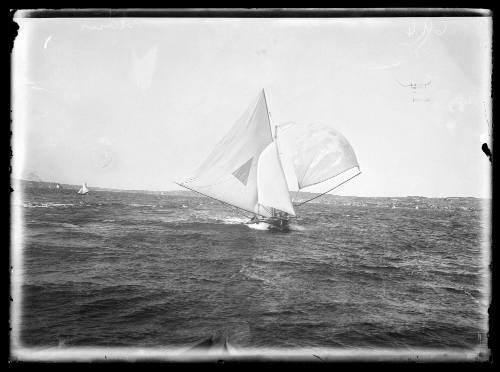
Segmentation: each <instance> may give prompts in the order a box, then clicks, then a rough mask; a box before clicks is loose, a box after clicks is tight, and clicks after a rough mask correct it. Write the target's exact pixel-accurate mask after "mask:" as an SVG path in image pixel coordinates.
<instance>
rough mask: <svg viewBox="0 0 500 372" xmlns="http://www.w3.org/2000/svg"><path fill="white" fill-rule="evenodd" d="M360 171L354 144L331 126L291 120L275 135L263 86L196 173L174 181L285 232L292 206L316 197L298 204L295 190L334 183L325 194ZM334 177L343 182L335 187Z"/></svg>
mask: <svg viewBox="0 0 500 372" xmlns="http://www.w3.org/2000/svg"><path fill="white" fill-rule="evenodd" d="M278 128H280V132H279V133H280V142H279V146H278ZM285 168H286V169H288V170H289V171H288V172H285ZM353 170H354V171H356V173H355V174H354V175H352V173H353V172H352V171H353ZM360 173H361V172H360V170H359V165H358V161H357V159H356V155H355V154H354V150H353V149H352V147H351V145H350V144H349V142H348V141H347V140H346V139H345V137H344V136H343V135H342V134H340V133H339V132H337V131H336V130H334V129H332V128H330V127H325V126H320V125H308V126H299V125H294V124H287V125H283V126H280V127H278V126H275V127H274V133H273V130H272V125H271V120H270V116H269V111H268V107H267V102H266V96H265V92H264V90H262V91H261V93H260V94H259V95H258V97H257V99H256V101H255V102H254V103H253V104H251V105H250V106H249V107H248V109H247V110H246V112H245V113H244V114H243V115H242V116H241V117H240V119H239V120H238V121H237V122H236V123H235V124H234V126H233V127H232V128H231V130H230V131H229V133H228V134H227V135H226V136H225V137H224V138H223V139H222V140H221V141H220V142H219V143H218V144H217V146H216V147H215V149H214V150H213V151H212V153H211V154H210V155H209V157H208V158H207V159H206V160H205V162H204V163H203V164H202V165H201V166H200V167H199V168H198V169H197V170H196V171H195V172H194V173H193V175H192V176H191V177H190V178H188V179H186V180H185V181H183V182H179V183H177V182H176V183H177V184H178V185H179V186H182V187H184V188H186V189H189V190H192V191H195V192H197V193H199V194H202V195H205V196H208V197H210V198H213V199H216V200H219V201H221V202H223V203H226V204H228V205H231V206H233V207H237V208H239V209H241V210H244V211H246V212H250V213H252V214H253V218H252V219H251V220H250V221H249V222H248V224H261V223H265V224H267V225H269V228H270V229H277V230H281V231H283V230H287V229H288V227H289V223H290V219H291V218H294V217H296V213H295V208H294V207H298V206H299V205H302V204H305V203H307V202H309V201H311V200H313V199H315V198H316V197H318V196H315V197H314V198H311V199H309V200H305V201H301V202H300V203H294V201H293V200H292V197H291V194H290V192H291V191H301V190H304V189H306V188H307V187H309V186H316V185H320V184H322V183H325V184H326V183H328V184H330V187H329V188H328V190H326V191H325V192H322V193H321V194H320V195H319V196H321V195H323V194H325V193H327V192H330V191H332V190H333V189H335V188H337V187H338V186H340V185H341V184H343V183H345V182H347V181H349V180H350V179H352V178H354V177H355V176H357V175H359V174H360ZM345 175H348V176H349V175H351V177H350V178H348V179H344V178H345V177H344V178H342V176H345ZM332 180H340V181H341V182H340V183H337V184H336V185H335V186H334V187H331V182H330V181H332Z"/></svg>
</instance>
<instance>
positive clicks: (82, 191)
mask: <svg viewBox="0 0 500 372" xmlns="http://www.w3.org/2000/svg"><path fill="white" fill-rule="evenodd" d="M88 192H89V189H88V188H87V182H84V183H83V185H82V187H81V188H80V190H78V194H81V195H85V194H86V193H88Z"/></svg>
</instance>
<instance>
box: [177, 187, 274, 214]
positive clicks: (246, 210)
mask: <svg viewBox="0 0 500 372" xmlns="http://www.w3.org/2000/svg"><path fill="white" fill-rule="evenodd" d="M174 183H175V184H176V185H179V186H181V187H184V188H185V189H188V190H191V191H194V192H195V193H198V194H200V195H203V196H206V197H207V198H210V199H213V200H217V201H218V202H219V203H222V204H226V205H229V206H231V207H233V208H237V209H241V210H243V211H245V212H248V213H252V214H259V213H255V212H251V211H249V210H248V209H245V208H241V207H237V206H236V205H232V204H230V203H226V202H224V201H222V200H219V199H216V198H213V197H211V196H208V195H206V194H203V193H202V192H199V191H196V190H194V189H192V188H190V187H187V186H185V185H182V184H180V183H177V182H174ZM259 216H261V217H264V218H266V216H263V215H261V214H259ZM245 217H248V216H245Z"/></svg>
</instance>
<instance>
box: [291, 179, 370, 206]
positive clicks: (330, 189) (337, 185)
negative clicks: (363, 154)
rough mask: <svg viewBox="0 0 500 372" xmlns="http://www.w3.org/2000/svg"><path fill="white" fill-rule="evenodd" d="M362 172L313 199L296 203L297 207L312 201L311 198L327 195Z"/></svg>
mask: <svg viewBox="0 0 500 372" xmlns="http://www.w3.org/2000/svg"><path fill="white" fill-rule="evenodd" d="M360 174H361V172H359V173H356V174H355V175H354V176H352V177H351V178H348V179H346V180H345V181H344V182H341V183H339V184H338V185H337V186H335V187H334V188H333V189H330V190H328V191H326V192H324V193H322V194H319V195H317V196H315V197H314V198H311V199H309V200H306V201H304V202H302V203H299V204H296V205H295V207H300V206H301V205H302V204H305V203H308V202H310V201H311V200H314V199H317V198H319V197H320V196H323V195H325V194H326V193H328V192H330V191H333V190H335V189H336V188H337V187H339V186H341V185H343V184H344V183H346V182H347V181H350V180H352V179H353V178H354V177H356V176H359V175H360Z"/></svg>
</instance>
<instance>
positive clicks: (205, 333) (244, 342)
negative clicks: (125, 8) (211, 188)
mask: <svg viewBox="0 0 500 372" xmlns="http://www.w3.org/2000/svg"><path fill="white" fill-rule="evenodd" d="M24 197H25V199H24V200H23V201H22V202H23V204H22V205H23V206H24V207H25V208H26V209H25V210H24V211H23V214H24V216H23V218H24V219H25V222H26V224H25V226H26V227H25V228H26V231H25V236H26V239H25V242H26V245H25V246H24V247H23V252H24V254H23V258H24V263H23V267H24V270H25V272H24V279H23V280H24V284H25V286H24V292H23V306H24V308H23V309H24V310H23V314H22V317H23V318H22V320H23V321H22V329H21V339H22V342H24V343H25V344H26V345H28V346H54V347H57V346H58V345H59V346H60V347H63V346H89V345H90V346H143V347H148V346H168V345H177V346H178V345H189V344H193V343H195V342H197V341H199V340H202V339H205V338H207V337H209V336H210V334H213V333H214V332H219V331H221V330H224V332H227V333H228V334H229V335H230V336H229V337H230V338H229V342H231V343H232V344H233V343H234V344H235V345H236V346H237V347H245V346H249V347H270V346H275V347H302V346H326V347H329V346H339V345H340V346H342V347H371V348H374V347H389V348H390V347H428V348H429V347H430V348H443V347H461V348H464V347H469V348H471V347H477V346H480V345H484V344H485V342H486V341H487V336H486V334H487V329H486V327H485V324H486V323H485V320H486V319H487V308H488V303H487V297H486V296H485V291H484V288H483V287H482V283H483V281H484V279H485V278H486V276H487V273H488V270H487V268H483V267H482V265H483V263H482V260H481V241H482V239H483V235H482V234H483V229H484V228H485V224H484V222H483V221H481V220H480V218H479V215H480V214H479V213H476V214H471V213H470V212H468V211H460V210H458V211H456V212H455V213H449V212H448V211H440V210H428V211H426V212H425V213H423V210H421V211H419V213H415V210H414V209H413V210H412V209H404V208H397V209H391V208H375V207H371V206H355V205H351V206H331V205H323V204H320V203H317V204H314V205H310V206H307V205H305V206H304V207H303V208H302V209H301V211H300V215H299V216H298V217H299V218H297V219H296V220H293V221H292V222H291V224H290V230H291V231H289V232H287V233H279V234H274V233H269V232H267V231H265V230H268V229H269V225H268V224H266V223H259V224H247V222H248V220H249V219H248V217H242V216H241V215H239V214H238V212H236V211H235V210H234V209H232V208H228V207H226V206H225V205H222V204H219V203H216V202H214V201H212V200H209V199H205V198H188V197H176V196H167V195H161V196H158V195H148V194H140V193H133V194H132V193H120V192H104V191H103V192H99V193H92V194H89V195H86V196H85V199H82V198H81V197H79V196H77V195H76V194H74V193H67V194H64V193H54V192H52V191H36V192H30V191H28V192H26V193H25V196H24ZM421 212H422V213H421ZM247 227H248V228H247ZM255 230H262V231H255Z"/></svg>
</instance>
